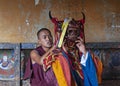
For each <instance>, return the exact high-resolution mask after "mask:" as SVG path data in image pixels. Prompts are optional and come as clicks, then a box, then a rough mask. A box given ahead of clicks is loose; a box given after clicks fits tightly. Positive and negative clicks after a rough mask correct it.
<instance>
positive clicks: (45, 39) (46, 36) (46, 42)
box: [39, 30, 53, 48]
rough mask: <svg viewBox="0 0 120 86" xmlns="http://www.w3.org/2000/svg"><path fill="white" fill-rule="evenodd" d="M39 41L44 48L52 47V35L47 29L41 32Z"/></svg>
mask: <svg viewBox="0 0 120 86" xmlns="http://www.w3.org/2000/svg"><path fill="white" fill-rule="evenodd" d="M39 43H40V45H41V46H42V47H43V48H50V47H52V45H53V38H52V35H51V34H50V33H49V31H47V30H43V31H41V32H40V33H39Z"/></svg>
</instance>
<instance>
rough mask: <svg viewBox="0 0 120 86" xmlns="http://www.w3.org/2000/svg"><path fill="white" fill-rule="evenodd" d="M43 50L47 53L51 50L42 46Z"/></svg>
mask: <svg viewBox="0 0 120 86" xmlns="http://www.w3.org/2000/svg"><path fill="white" fill-rule="evenodd" d="M42 48H43V50H44V51H45V52H47V51H48V50H49V49H50V48H47V47H43V46H42Z"/></svg>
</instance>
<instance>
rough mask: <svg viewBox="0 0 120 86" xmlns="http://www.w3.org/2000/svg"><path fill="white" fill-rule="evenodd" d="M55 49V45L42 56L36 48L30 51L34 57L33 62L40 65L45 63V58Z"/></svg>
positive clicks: (32, 57)
mask: <svg viewBox="0 0 120 86" xmlns="http://www.w3.org/2000/svg"><path fill="white" fill-rule="evenodd" d="M53 49H54V47H52V48H51V49H49V50H48V51H47V52H46V53H45V54H44V55H43V56H40V55H39V54H38V52H37V51H36V50H32V51H31V53H30V57H31V59H32V64H34V63H38V64H40V65H43V60H44V59H45V58H46V57H48V56H49V55H50V54H51V53H52V50H53Z"/></svg>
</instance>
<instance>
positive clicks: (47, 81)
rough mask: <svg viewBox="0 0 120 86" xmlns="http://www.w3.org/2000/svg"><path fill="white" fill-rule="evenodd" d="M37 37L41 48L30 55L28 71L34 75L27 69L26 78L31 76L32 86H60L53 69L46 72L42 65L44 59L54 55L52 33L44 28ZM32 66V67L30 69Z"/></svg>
mask: <svg viewBox="0 0 120 86" xmlns="http://www.w3.org/2000/svg"><path fill="white" fill-rule="evenodd" d="M37 37H38V43H39V45H40V46H38V47H37V48H36V49H34V50H32V51H31V53H30V60H29V63H28V70H29V72H30V71H31V70H32V73H31V74H30V73H29V72H28V71H27V69H26V73H25V78H27V77H28V76H31V77H30V84H31V86H58V83H57V80H56V77H55V75H54V73H53V70H52V68H49V70H47V71H46V72H45V71H44V70H43V65H42V64H43V59H44V58H46V57H47V56H48V55H49V54H50V53H52V50H53V49H54V48H55V47H54V46H53V38H52V35H51V32H50V31H49V30H48V29H47V28H42V29H40V30H39V31H38V32H37ZM52 46H53V47H52ZM30 61H31V62H30ZM30 65H31V67H29V66H30Z"/></svg>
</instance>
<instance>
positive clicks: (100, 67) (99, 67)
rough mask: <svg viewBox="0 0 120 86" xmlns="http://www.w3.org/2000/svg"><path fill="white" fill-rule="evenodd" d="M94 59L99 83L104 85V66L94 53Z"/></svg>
mask: <svg viewBox="0 0 120 86" xmlns="http://www.w3.org/2000/svg"><path fill="white" fill-rule="evenodd" d="M92 58H93V61H94V63H95V67H96V70H97V78H98V83H99V84H100V83H102V71H103V65H102V62H101V60H99V58H98V57H97V56H95V55H94V54H93V53H92Z"/></svg>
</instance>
